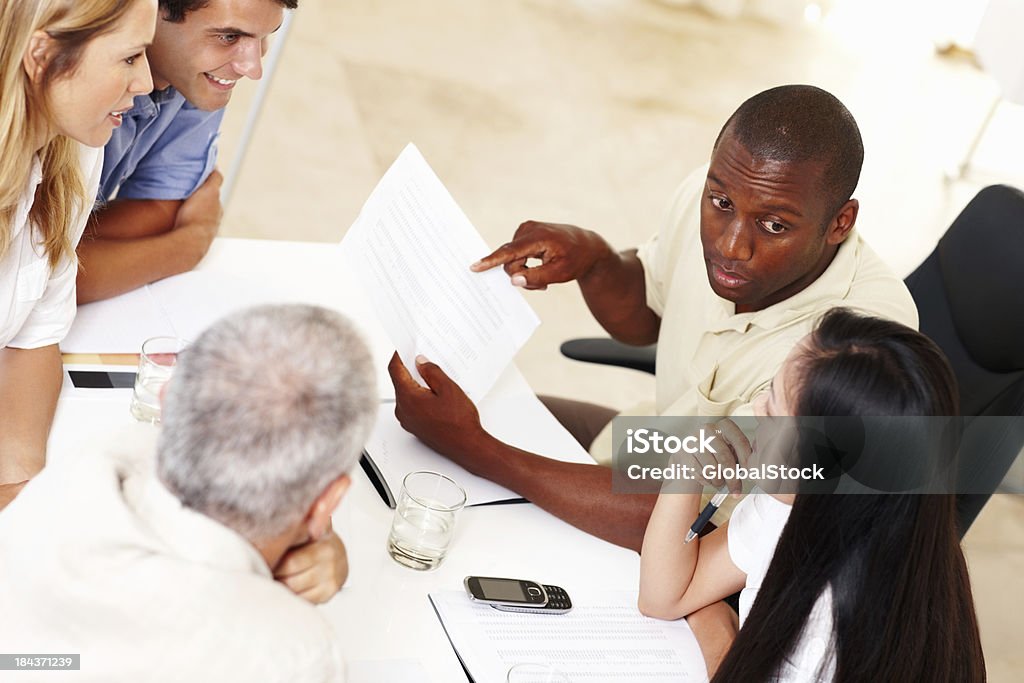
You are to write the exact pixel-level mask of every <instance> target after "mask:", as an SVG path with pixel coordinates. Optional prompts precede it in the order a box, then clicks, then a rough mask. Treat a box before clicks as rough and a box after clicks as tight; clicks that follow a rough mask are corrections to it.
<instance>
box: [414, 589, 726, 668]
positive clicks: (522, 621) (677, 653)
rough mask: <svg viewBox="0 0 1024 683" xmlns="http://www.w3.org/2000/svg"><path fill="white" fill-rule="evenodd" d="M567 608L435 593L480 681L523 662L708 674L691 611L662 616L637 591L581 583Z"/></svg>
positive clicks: (448, 625)
mask: <svg viewBox="0 0 1024 683" xmlns="http://www.w3.org/2000/svg"><path fill="white" fill-rule="evenodd" d="M566 588H567V589H568V591H569V594H570V595H571V596H572V601H573V605H574V606H573V609H572V611H571V612H568V613H567V614H520V613H513V612H501V611H498V610H496V609H493V608H492V607H489V606H487V605H481V604H479V603H474V602H472V601H471V600H470V599H469V596H467V595H466V593H465V591H442V592H438V593H431V594H430V602H431V603H432V604H433V606H434V610H435V611H436V612H437V616H438V618H439V619H440V620H441V625H442V626H443V627H444V630H445V632H446V633H447V634H448V639H449V640H450V641H451V644H452V647H453V648H455V653H456V654H457V655H458V657H459V659H460V660H461V661H462V665H463V666H464V667H465V668H466V671H467V672H468V673H469V675H470V676H471V677H472V678H473V680H474V681H478V682H479V683H483V682H485V681H503V680H505V677H506V674H507V672H508V670H509V669H510V668H511V667H512V666H514V665H516V664H521V663H542V664H549V665H552V666H555V667H557V668H558V669H559V670H561V671H562V672H563V673H565V675H566V676H567V677H568V679H569V680H570V681H572V682H573V683H576V682H577V681H579V682H583V681H585V682H586V683H613V682H616V681H644V682H645V683H652V682H658V683H669V682H670V681H671V682H672V683H678V682H679V681H692V682H693V683H701V682H702V681H707V670H706V668H705V665H704V658H703V656H702V655H701V652H700V647H699V646H698V645H697V639H696V638H695V637H694V635H693V632H692V631H691V630H690V627H689V626H688V625H687V623H686V620H685V619H680V620H678V621H661V620H658V619H651V618H649V617H645V616H643V615H642V614H640V612H639V611H638V610H637V608H636V592H635V591H590V592H584V591H576V590H573V588H572V587H571V586H566Z"/></svg>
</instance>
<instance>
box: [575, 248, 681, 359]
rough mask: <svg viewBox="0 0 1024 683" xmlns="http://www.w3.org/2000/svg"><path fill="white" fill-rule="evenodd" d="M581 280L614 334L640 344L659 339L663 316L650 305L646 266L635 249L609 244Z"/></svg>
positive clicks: (589, 299)
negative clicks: (617, 248) (645, 276)
mask: <svg viewBox="0 0 1024 683" xmlns="http://www.w3.org/2000/svg"><path fill="white" fill-rule="evenodd" d="M578 282H579V286H580V291H581V292H582V293H583V299H584V300H585V301H586V302H587V307H588V308H590V312H591V313H592V314H593V316H594V318H595V319H596V320H597V321H598V322H599V323H601V326H602V327H604V329H605V330H606V331H607V332H608V334H610V335H611V336H612V337H614V338H615V339H617V340H619V341H620V342H623V343H625V344H635V345H638V346H641V345H645V344H653V343H654V342H656V341H657V340H658V331H659V330H660V329H661V318H659V317H658V316H657V314H655V313H654V311H652V310H651V309H650V308H648V307H647V293H646V284H645V282H644V268H643V264H642V263H641V262H640V259H639V258H637V255H636V250H635V249H632V250H629V251H623V252H615V251H612V250H611V248H610V247H609V251H608V252H607V253H606V254H605V255H604V256H603V257H602V258H600V259H598V260H597V261H595V263H594V265H593V267H591V268H590V270H589V271H587V273H586V274H585V275H583V276H582V277H581V278H580V279H579V280H578Z"/></svg>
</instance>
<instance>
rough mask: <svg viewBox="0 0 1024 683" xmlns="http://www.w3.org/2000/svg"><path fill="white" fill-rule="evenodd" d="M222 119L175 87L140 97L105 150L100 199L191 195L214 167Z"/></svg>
mask: <svg viewBox="0 0 1024 683" xmlns="http://www.w3.org/2000/svg"><path fill="white" fill-rule="evenodd" d="M223 118H224V110H223V109H218V110H217V111H212V112H209V111H202V110H200V109H196V108H195V107H194V106H192V105H191V104H190V103H189V102H187V101H186V100H185V98H184V97H183V96H182V95H181V94H180V93H178V91H177V90H175V89H174V88H167V89H166V90H160V91H154V92H152V93H150V94H149V95H139V96H138V97H136V98H135V106H134V107H133V108H132V109H130V110H129V111H127V112H125V114H124V117H123V118H122V121H121V125H120V127H118V128H115V129H114V134H113V135H112V136H111V138H110V142H108V143H107V146H106V147H105V148H104V158H103V173H102V175H101V176H100V190H99V194H98V195H97V201H99V202H101V203H102V202H105V201H108V200H110V199H111V198H112V197H113V196H114V194H115V193H116V194H117V197H118V198H119V199H185V198H187V197H188V196H190V195H191V194H192V193H193V192H194V191H195V190H196V188H198V187H199V186H200V185H202V183H203V181H204V180H206V178H207V176H209V175H210V172H211V171H213V167H214V164H215V163H216V161H217V138H218V137H219V135H220V132H219V131H220V122H221V119H223Z"/></svg>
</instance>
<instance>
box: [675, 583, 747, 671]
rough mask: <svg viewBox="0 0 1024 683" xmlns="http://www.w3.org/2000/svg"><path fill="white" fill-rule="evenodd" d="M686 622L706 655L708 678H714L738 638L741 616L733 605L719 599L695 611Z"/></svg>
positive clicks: (701, 650) (702, 652)
mask: <svg viewBox="0 0 1024 683" xmlns="http://www.w3.org/2000/svg"><path fill="white" fill-rule="evenodd" d="M686 622H687V623H688V624H689V625H690V630H692V631H693V635H694V637H695V638H696V639H697V645H699V646H700V652H701V654H702V655H704V663H705V664H706V666H707V669H708V678H714V676H715V672H716V671H718V667H719V666H720V665H721V663H722V660H723V659H725V655H726V654H727V653H728V652H729V648H730V647H732V643H733V641H734V640H736V633H737V631H739V617H738V616H737V615H736V612H734V611H733V609H732V607H729V605H727V604H726V603H724V602H722V601H721V600H719V601H718V602H713V603H711V604H710V605H708V606H707V607H702V608H701V609H699V610H697V611H695V612H694V613H693V614H691V615H690V616H688V617H686Z"/></svg>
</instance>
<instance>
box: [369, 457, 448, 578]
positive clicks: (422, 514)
mask: <svg viewBox="0 0 1024 683" xmlns="http://www.w3.org/2000/svg"><path fill="white" fill-rule="evenodd" d="M465 504H466V492H465V490H463V488H462V487H461V486H459V485H458V484H457V483H455V481H454V480H453V479H452V478H450V477H447V476H445V475H443V474H439V473H437V472H427V471H420V472H410V473H409V474H407V475H405V478H404V479H403V480H402V493H401V495H400V496H399V497H398V505H397V506H396V507H395V517H394V520H393V521H392V523H391V533H390V534H389V535H388V554H389V555H391V557H392V558H393V559H394V560H395V562H398V563H399V564H401V565H404V566H406V567H409V568H410V569H418V570H428V569H435V568H436V567H437V566H439V565H440V564H441V562H442V560H444V557H445V555H446V554H447V553H448V546H449V545H451V542H452V536H453V535H454V533H455V515H456V513H457V512H458V511H459V510H461V509H462V508H463V506H464V505H465Z"/></svg>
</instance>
